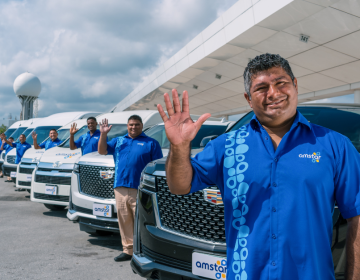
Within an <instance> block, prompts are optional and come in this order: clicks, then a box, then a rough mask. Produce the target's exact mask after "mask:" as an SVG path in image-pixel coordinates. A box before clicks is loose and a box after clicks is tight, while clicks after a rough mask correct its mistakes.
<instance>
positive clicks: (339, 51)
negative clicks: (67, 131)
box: [112, 0, 360, 116]
mask: <svg viewBox="0 0 360 280" xmlns="http://www.w3.org/2000/svg"><path fill="white" fill-rule="evenodd" d="M301 35H305V38H306V36H309V37H308V40H307V42H304V41H301V40H300V36H301ZM305 41H306V39H305ZM359 46H360V1H355V0H341V1H339V0H307V1H303V0H240V1H238V2H237V3H236V4H235V5H234V6H232V7H231V8H230V9H229V10H228V11H226V12H225V13H224V14H223V15H222V16H221V17H220V18H218V19H217V20H215V21H214V22H213V23H212V24H211V25H209V26H208V27H207V28H206V29H205V30H204V31H203V32H201V33H200V34H199V35H197V36H196V37H195V38H194V39H193V40H192V41H191V42H189V43H188V44H187V45H186V46H185V47H183V48H182V49H181V50H180V51H179V52H177V53H176V54H175V55H174V56H173V57H171V58H170V59H169V60H168V61H167V62H165V63H164V64H163V65H161V66H160V67H159V68H158V69H157V70H156V71H155V72H154V73H153V74H152V75H150V76H149V77H147V78H146V79H145V80H144V82H143V83H142V84H140V85H139V86H138V87H137V88H136V89H135V90H134V91H133V92H131V93H130V94H129V95H128V96H126V97H125V98H124V99H123V100H122V101H121V102H120V103H119V104H117V105H116V106H115V107H114V108H113V109H112V110H113V111H123V110H146V109H150V110H153V109H155V106H156V104H158V103H160V104H163V103H164V102H163V94H164V93H165V92H170V91H171V89H172V88H176V89H177V90H178V92H179V93H182V92H183V91H184V90H187V91H188V92H189V97H190V109H191V113H192V114H203V113H206V112H208V113H212V115H213V116H225V115H233V114H238V113H243V112H246V111H249V109H250V108H249V106H248V105H247V102H246V100H245V98H244V97H243V93H244V84H243V77H242V75H243V72H244V69H245V67H246V65H247V63H248V61H249V59H251V58H254V57H255V56H256V55H259V54H262V53H266V52H268V53H274V54H280V55H281V56H283V57H284V58H286V59H288V60H289V62H290V64H291V67H292V70H293V72H294V75H295V77H297V79H298V85H299V102H305V101H310V100H316V99H323V98H327V97H333V96H339V95H344V94H350V93H353V92H354V90H359V89H360V50H359Z"/></svg>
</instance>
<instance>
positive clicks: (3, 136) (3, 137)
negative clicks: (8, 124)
mask: <svg viewBox="0 0 360 280" xmlns="http://www.w3.org/2000/svg"><path fill="white" fill-rule="evenodd" d="M0 139H1V140H2V141H5V139H6V136H5V134H4V133H2V134H0Z"/></svg>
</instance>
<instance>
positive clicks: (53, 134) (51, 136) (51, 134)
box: [49, 130, 58, 141]
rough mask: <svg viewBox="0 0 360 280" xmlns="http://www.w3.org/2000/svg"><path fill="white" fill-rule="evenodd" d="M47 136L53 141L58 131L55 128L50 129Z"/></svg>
mask: <svg viewBox="0 0 360 280" xmlns="http://www.w3.org/2000/svg"><path fill="white" fill-rule="evenodd" d="M49 137H50V139H51V140H52V141H54V140H56V139H57V138H58V133H57V132H56V131H55V130H51V131H50V133H49Z"/></svg>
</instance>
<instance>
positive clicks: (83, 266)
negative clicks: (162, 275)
mask: <svg viewBox="0 0 360 280" xmlns="http://www.w3.org/2000/svg"><path fill="white" fill-rule="evenodd" d="M14 190H15V187H14V184H13V183H5V182H4V179H0V279H2V280H3V279H5V280H7V279H86V280H92V279H127V280H132V279H138V280H139V279H143V278H141V277H139V276H138V275H135V274H134V273H133V271H132V269H131V267H130V261H127V262H123V263H116V262H115V261H114V260H113V258H114V257H115V256H117V255H119V254H120V253H121V240H120V237H119V236H118V235H112V236H93V235H89V234H87V233H85V232H81V231H80V230H79V225H78V224H74V223H72V222H70V221H69V220H68V219H67V218H66V210H64V211H58V212H53V211H50V210H48V209H47V208H45V206H44V205H43V204H40V203H35V202H31V201H30V197H29V194H28V192H16V191H14Z"/></svg>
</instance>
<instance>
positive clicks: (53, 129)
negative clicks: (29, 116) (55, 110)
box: [49, 128, 57, 133]
mask: <svg viewBox="0 0 360 280" xmlns="http://www.w3.org/2000/svg"><path fill="white" fill-rule="evenodd" d="M51 131H55V132H57V130H56V129H55V128H52V129H50V131H49V133H50V132H51Z"/></svg>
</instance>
